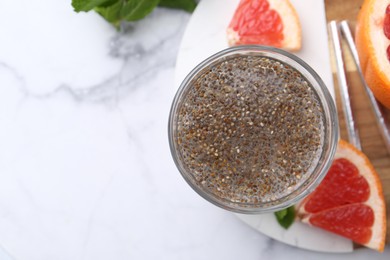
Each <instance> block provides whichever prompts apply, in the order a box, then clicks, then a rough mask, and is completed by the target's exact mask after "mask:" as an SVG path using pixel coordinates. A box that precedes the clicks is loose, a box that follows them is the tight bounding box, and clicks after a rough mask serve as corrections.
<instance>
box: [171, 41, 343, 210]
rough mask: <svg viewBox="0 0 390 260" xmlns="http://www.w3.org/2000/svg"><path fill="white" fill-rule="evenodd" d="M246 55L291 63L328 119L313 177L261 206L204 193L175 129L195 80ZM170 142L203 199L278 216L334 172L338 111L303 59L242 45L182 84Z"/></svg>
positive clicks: (221, 53)
mask: <svg viewBox="0 0 390 260" xmlns="http://www.w3.org/2000/svg"><path fill="white" fill-rule="evenodd" d="M244 53H246V55H251V53H252V54H257V56H264V57H269V58H272V59H275V60H278V61H280V62H282V63H287V64H288V65H289V66H290V67H292V68H293V69H295V70H297V71H298V72H299V73H301V74H302V76H303V77H304V78H305V79H306V80H307V81H308V82H309V83H310V84H311V86H312V88H313V90H314V91H315V92H316V94H317V96H318V98H319V100H320V103H321V106H322V108H323V116H324V144H323V147H322V148H323V150H322V152H321V156H320V158H319V161H318V163H317V165H316V166H315V168H314V169H313V171H312V172H311V173H310V176H309V177H308V178H307V180H305V181H304V182H302V183H301V184H300V185H299V186H298V187H297V188H296V189H294V190H293V191H292V192H290V193H289V194H287V195H285V196H283V197H281V198H279V199H277V200H274V201H270V202H264V203H257V204H253V203H242V202H232V201H230V200H227V199H224V198H218V197H217V196H216V195H214V194H213V193H212V192H208V191H207V190H205V189H202V188H201V186H200V185H198V184H197V183H196V181H194V180H193V178H191V176H192V174H191V173H190V172H188V171H187V170H186V169H185V168H184V167H183V165H182V164H181V161H180V158H179V156H178V151H177V149H176V143H175V140H174V138H175V137H174V127H175V119H176V117H175V116H176V114H177V113H176V112H177V109H178V107H179V104H180V102H179V101H180V99H181V98H182V97H183V94H184V93H185V91H186V90H187V89H188V88H190V87H191V84H190V83H191V82H192V80H193V79H195V78H196V76H197V75H198V73H199V72H201V71H202V70H203V69H204V68H206V67H208V66H210V65H212V64H213V63H218V61H220V60H221V59H222V58H223V57H229V56H231V55H240V54H242V55H243V54H244ZM282 58H284V59H282ZM286 58H287V59H286ZM291 63H292V64H291ZM168 138H169V146H170V150H171V154H172V157H173V160H174V162H175V165H176V167H177V168H178V170H179V172H180V174H181V175H182V176H183V178H184V179H185V181H186V182H187V183H188V184H189V185H190V186H191V188H192V189H193V190H195V191H196V192H197V193H198V194H199V195H200V196H201V197H203V198H204V199H206V200H207V201H209V202H211V203H212V204H214V205H216V206H218V207H221V208H223V209H226V210H229V211H233V212H236V213H245V214H258V213H267V212H274V211H277V210H281V209H284V208H287V207H288V206H291V205H293V204H295V203H296V202H298V201H299V200H301V199H302V198H304V197H305V196H307V195H308V194H309V193H311V192H312V191H313V190H314V189H315V188H316V187H317V186H318V184H319V183H320V182H321V181H322V179H323V178H324V177H325V175H326V172H327V171H328V169H329V168H330V166H331V163H332V161H333V157H334V155H335V152H336V148H337V142H338V138H339V129H338V117H337V110H336V106H335V103H334V99H333V98H332V96H331V94H330V92H329V90H328V88H327V87H326V85H325V83H324V82H323V81H322V79H321V77H320V76H319V75H318V74H317V73H316V72H315V71H314V70H313V69H312V68H311V67H310V66H309V65H308V64H307V63H306V62H304V61H303V60H302V59H300V58H299V57H297V56H295V55H294V54H291V53H289V52H287V51H284V50H281V49H278V48H274V47H269V46H261V45H241V46H235V47H229V48H227V49H224V50H222V51H219V52H217V53H215V54H213V55H211V56H210V57H208V58H207V59H205V60H203V61H202V62H201V63H199V64H198V65H197V66H196V67H195V68H193V69H192V70H191V72H190V73H189V74H188V75H187V76H186V77H185V79H184V80H183V81H182V83H181V84H180V87H179V88H178V90H177V92H176V95H175V97H174V99H173V102H172V106H171V110H170V113H169V121H168ZM325 146H326V147H325ZM325 148H326V149H325ZM321 160H322V161H321ZM290 196H291V197H290Z"/></svg>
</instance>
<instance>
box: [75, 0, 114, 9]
mask: <svg viewBox="0 0 390 260" xmlns="http://www.w3.org/2000/svg"><path fill="white" fill-rule="evenodd" d="M107 2H112V0H72V6H73V8H74V10H75V11H76V12H81V11H84V12H88V11H90V10H92V9H93V8H95V7H96V6H100V5H104V4H105V3H107Z"/></svg>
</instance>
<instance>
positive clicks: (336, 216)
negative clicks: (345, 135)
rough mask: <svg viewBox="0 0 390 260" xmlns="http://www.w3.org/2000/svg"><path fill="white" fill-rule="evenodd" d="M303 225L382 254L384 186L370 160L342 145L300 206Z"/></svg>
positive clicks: (384, 230) (384, 224)
mask: <svg viewBox="0 0 390 260" xmlns="http://www.w3.org/2000/svg"><path fill="white" fill-rule="evenodd" d="M298 216H299V217H300V218H301V220H302V221H303V222H304V223H307V224H309V225H312V226H316V227H319V228H322V229H325V230H327V231H330V232H333V233H336V234H338V235H341V236H344V237H346V238H349V239H351V240H353V241H354V242H356V243H358V244H361V245H364V246H366V247H370V248H372V249H375V250H378V251H383V249H384V246H385V237H386V207H385V201H384V197H383V192H382V185H381V182H380V179H379V177H378V174H377V173H376V172H375V170H374V168H373V166H372V164H371V163H370V161H369V160H368V158H367V157H366V156H365V155H364V154H363V153H362V152H361V151H359V150H357V149H356V148H355V147H354V146H352V145H350V144H349V143H347V142H345V141H340V142H339V146H338V148H337V152H336V156H335V159H334V161H333V164H332V166H331V168H330V170H329V172H328V173H327V175H326V176H325V178H324V180H323V181H322V182H321V184H320V185H319V186H318V187H317V188H316V189H315V190H314V191H313V192H312V193H311V194H310V195H309V196H308V197H306V198H305V199H304V200H303V201H302V202H301V203H300V205H298Z"/></svg>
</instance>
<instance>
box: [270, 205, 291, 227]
mask: <svg viewBox="0 0 390 260" xmlns="http://www.w3.org/2000/svg"><path fill="white" fill-rule="evenodd" d="M274 214H275V216H276V220H277V221H278V222H279V224H280V225H281V226H282V227H284V228H285V229H288V228H289V227H290V226H291V225H292V223H294V219H295V208H294V206H291V207H288V208H287V209H282V210H280V211H277V212H275V213H274Z"/></svg>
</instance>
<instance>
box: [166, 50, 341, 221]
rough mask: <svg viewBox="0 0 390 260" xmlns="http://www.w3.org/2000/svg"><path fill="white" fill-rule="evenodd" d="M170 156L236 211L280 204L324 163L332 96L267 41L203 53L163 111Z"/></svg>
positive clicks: (330, 148) (334, 130)
mask: <svg viewBox="0 0 390 260" xmlns="http://www.w3.org/2000/svg"><path fill="white" fill-rule="evenodd" d="M168 132H169V142H170V148H171V152H172V156H173V159H174V161H175V163H176V166H177V167H178V169H179V171H180V173H181V174H182V176H183V177H184V179H185V180H186V181H187V182H188V184H189V185H190V186H191V187H192V188H193V189H194V190H195V191H196V192H197V193H198V194H199V195H201V196H202V197H204V198H205V199H206V200H208V201H210V202H212V203H214V204H215V205H217V206H219V207H222V208H224V209H227V210H231V211H234V212H240V213H252V214H256V213H264V212H271V211H277V210H280V209H283V208H286V207H288V206H290V205H292V204H294V203H296V202H297V201H299V200H300V199H302V198H303V197H304V196H306V195H307V194H309V193H310V192H311V191H312V190H313V189H314V188H315V187H316V186H317V185H318V184H319V183H320V181H321V180H322V179H323V177H324V176H325V174H326V172H327V170H328V169H329V167H330V165H331V162H332V159H333V156H334V153H335V150H336V146H337V141H338V120H337V113H336V108H335V104H334V101H333V99H332V97H331V95H330V93H329V91H328V89H327V88H326V86H325V85H324V83H323V82H322V80H321V78H320V77H319V76H318V75H317V74H316V72H315V71H314V70H313V69H311V68H310V67H309V66H308V65H307V64H306V63H305V62H303V61H302V60H301V59H299V58H298V57H296V56H294V55H292V54H290V53H288V52H285V51H282V50H279V49H275V48H272V47H265V46H238V47H232V48H228V49H226V50H223V51H221V52H218V53H217V54H215V55H213V56H211V57H209V58H208V59H206V60H205V61H203V62H202V63H200V64H199V65H198V66H197V67H196V68H194V69H193V70H192V71H191V72H190V73H189V75H188V76H187V77H186V78H185V79H184V81H183V83H182V84H181V86H180V88H179V90H178V92H177V94H176V96H175V98H174V100H173V104H172V108H171V112H170V117H169V129H168Z"/></svg>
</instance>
